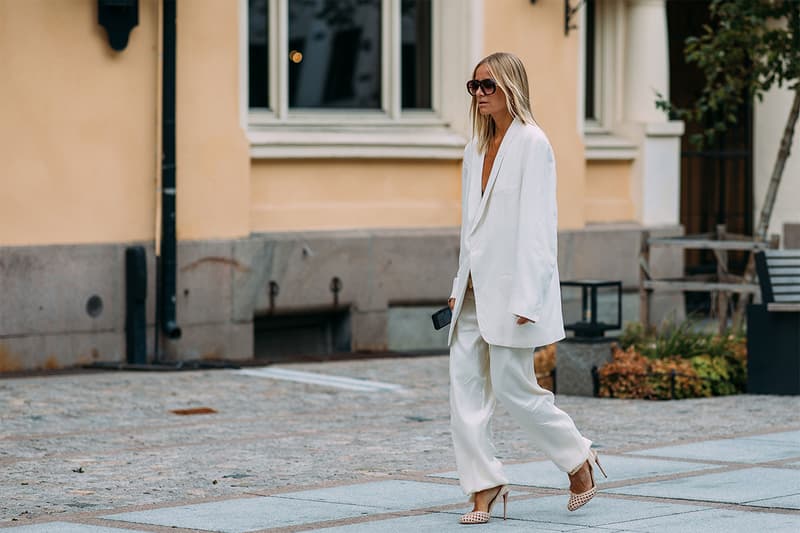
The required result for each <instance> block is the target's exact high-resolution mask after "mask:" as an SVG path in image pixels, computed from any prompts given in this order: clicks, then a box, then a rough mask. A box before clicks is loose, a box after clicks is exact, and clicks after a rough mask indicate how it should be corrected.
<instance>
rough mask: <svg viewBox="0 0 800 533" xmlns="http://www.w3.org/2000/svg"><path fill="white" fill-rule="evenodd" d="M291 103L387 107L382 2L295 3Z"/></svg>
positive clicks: (320, 0) (312, 0) (291, 31)
mask: <svg viewBox="0 0 800 533" xmlns="http://www.w3.org/2000/svg"><path fill="white" fill-rule="evenodd" d="M288 44H289V47H288V50H289V62H288V64H289V106H290V107H292V108H365V109H379V108H380V107H381V1H380V0H290V1H289V43H288Z"/></svg>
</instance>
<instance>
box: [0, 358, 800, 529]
mask: <svg viewBox="0 0 800 533" xmlns="http://www.w3.org/2000/svg"><path fill="white" fill-rule="evenodd" d="M280 366H281V368H282V369H287V370H292V371H295V372H288V373H285V377H286V379H274V377H267V376H265V375H259V372H257V371H255V372H254V371H252V370H255V369H247V370H246V371H237V370H209V371H191V372H105V373H86V374H78V375H75V374H71V375H62V376H47V377H33V378H9V379H0V428H2V435H1V436H0V467H1V468H2V471H3V483H2V484H0V528H9V531H10V532H20V533H29V532H50V531H54V532H55V531H64V532H70V533H71V532H74V533H92V532H94V533H120V532H125V531H231V532H238V531H262V530H268V531H282V532H288V531H327V532H330V533H336V532H373V531H374V532H383V531H387V532H388V531H415V532H426V531H432V532H433V531H435V532H437V533H439V532H444V531H451V530H452V531H463V526H459V525H458V524H457V520H458V515H459V514H460V513H462V512H464V511H465V510H466V505H465V502H464V500H465V498H464V496H463V494H462V493H461V491H460V489H459V488H458V485H457V481H456V479H455V475H454V473H453V468H454V462H453V455H452V449H451V444H450V434H449V427H448V405H447V401H448V400H447V397H448V390H447V357H442V356H436V357H414V358H395V359H372V360H356V361H340V362H328V363H316V364H301V365H280ZM307 373H311V374H307ZM273 374H275V373H274V372H273ZM339 377H341V378H350V379H349V380H342V379H338V378H339ZM289 379H296V380H299V381H290V380H289ZM303 380H305V381H307V382H303ZM353 380H357V381H353ZM376 381H377V382H381V383H378V384H373V383H371V382H376ZM361 384H363V385H364V386H363V387H361ZM391 385H395V387H392V386H391ZM557 403H558V405H559V406H560V407H562V408H563V409H564V410H566V411H567V412H568V413H570V414H571V415H572V416H573V418H574V420H575V422H576V424H577V425H578V427H579V428H580V429H581V431H582V432H583V433H584V434H585V435H586V436H587V437H588V438H590V439H592V440H593V441H594V443H595V447H596V448H597V449H598V451H599V452H600V453H601V457H602V460H603V463H604V466H605V467H606V470H607V471H608V473H609V476H610V477H609V479H608V480H604V479H600V480H598V481H599V486H600V489H601V494H600V495H599V496H598V497H597V498H596V499H595V501H593V502H591V503H590V504H589V505H587V506H586V507H585V508H584V509H582V510H579V511H578V512H576V513H568V512H567V511H566V509H565V505H566V499H567V492H566V488H567V484H566V476H564V475H563V474H561V473H560V472H558V471H557V470H556V469H555V467H553V466H552V464H550V463H549V462H548V461H545V460H543V457H542V456H541V455H539V454H537V452H536V451H535V450H532V449H530V448H529V447H528V445H527V442H526V440H525V437H524V435H523V434H522V432H521V431H520V430H519V428H517V427H516V425H515V424H514V422H513V421H512V420H511V419H510V417H509V416H508V415H507V414H506V413H505V411H504V410H503V409H502V407H499V408H498V410H497V414H496V416H495V423H494V431H495V439H496V444H497V450H498V455H499V457H501V458H502V460H503V461H504V462H505V463H506V464H507V470H508V474H509V477H510V479H511V481H512V483H513V487H512V496H511V498H510V501H509V516H508V518H509V519H508V520H505V521H503V520H502V518H499V519H498V509H495V512H494V514H495V518H493V519H492V521H491V522H490V524H488V525H487V526H481V531H505V530H525V531H632V532H649V531H656V532H659V531H665V532H666V531H670V532H672V531H681V532H683V531H689V532H691V531H703V532H705V531H725V532H726V533H729V532H734V531H753V530H756V529H757V530H759V531H786V532H790V531H791V532H797V531H800V415H798V413H800V397H787V396H784V397H778V396H750V395H740V396H729V397H721V398H708V399H698V400H681V401H669V402H648V401H633V400H608V399H595V398H581V397H570V396H561V395H559V396H558V397H557ZM197 408H209V409H210V410H213V411H214V412H212V413H207V414H195V415H191V416H187V415H178V414H175V413H174V412H173V411H175V410H185V409H197ZM201 411H202V410H201ZM499 512H500V515H502V509H500V511H499Z"/></svg>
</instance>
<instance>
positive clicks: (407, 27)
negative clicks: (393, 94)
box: [400, 0, 431, 109]
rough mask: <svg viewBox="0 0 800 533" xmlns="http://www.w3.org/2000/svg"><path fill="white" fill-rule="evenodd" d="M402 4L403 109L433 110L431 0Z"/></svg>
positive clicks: (406, 0) (412, 0)
mask: <svg viewBox="0 0 800 533" xmlns="http://www.w3.org/2000/svg"><path fill="white" fill-rule="evenodd" d="M400 5H401V17H402V18H401V22H400V35H401V45H402V48H401V57H402V80H403V81H402V97H401V98H402V104H403V109H430V108H431V0H403V1H402V3H401V4H400Z"/></svg>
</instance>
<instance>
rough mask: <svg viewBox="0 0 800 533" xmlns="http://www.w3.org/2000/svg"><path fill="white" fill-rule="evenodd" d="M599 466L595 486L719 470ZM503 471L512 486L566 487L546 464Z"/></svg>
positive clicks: (631, 461)
mask: <svg viewBox="0 0 800 533" xmlns="http://www.w3.org/2000/svg"><path fill="white" fill-rule="evenodd" d="M600 464H602V465H603V468H604V469H605V470H606V473H608V474H609V479H605V478H604V477H603V475H602V474H601V473H600V471H599V470H598V469H597V468H596V467H595V480H596V481H597V484H598V486H602V485H604V484H607V483H616V482H619V481H627V480H633V479H641V478H650V477H656V476H667V475H674V474H684V473H687V472H700V471H703V470H708V469H711V468H719V466H718V465H708V464H702V463H688V462H685V461H668V460H664V459H650V458H643V457H641V458H640V457H628V456H624V455H603V456H601V457H600ZM505 472H506V476H508V479H509V481H510V483H511V484H513V485H523V486H528V487H541V488H551V489H566V488H567V487H569V481H568V478H567V476H566V474H564V472H562V471H561V470H559V469H558V468H557V467H556V466H555V465H554V464H553V463H551V462H550V461H534V462H531V463H521V464H511V465H505ZM431 476H432V477H442V478H447V479H458V473H457V472H452V471H451V472H445V473H442V474H431Z"/></svg>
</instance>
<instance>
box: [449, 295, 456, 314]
mask: <svg viewBox="0 0 800 533" xmlns="http://www.w3.org/2000/svg"><path fill="white" fill-rule="evenodd" d="M447 305H448V307H450V310H451V311H452V310H453V308H454V307H455V306H456V299H455V298H448V299H447Z"/></svg>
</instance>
